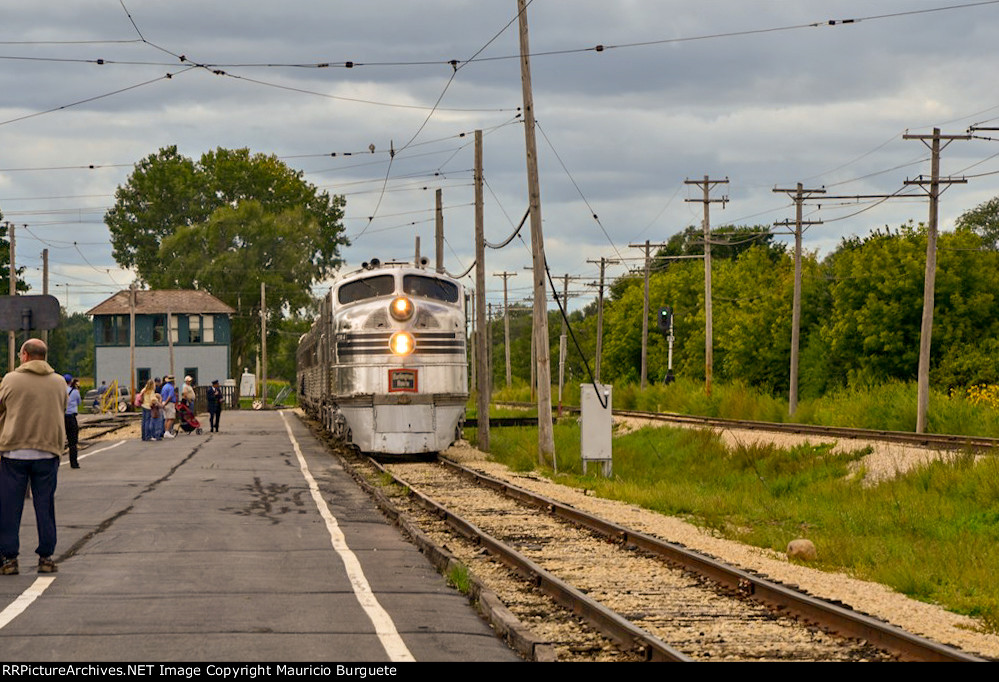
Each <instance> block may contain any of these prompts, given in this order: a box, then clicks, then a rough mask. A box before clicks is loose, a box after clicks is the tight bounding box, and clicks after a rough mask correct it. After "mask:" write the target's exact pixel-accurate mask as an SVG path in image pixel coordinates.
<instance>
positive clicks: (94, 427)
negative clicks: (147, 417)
mask: <svg viewBox="0 0 999 682" xmlns="http://www.w3.org/2000/svg"><path fill="white" fill-rule="evenodd" d="M135 420H136V418H135V417H134V416H126V415H110V416H105V417H98V418H96V419H91V420H88V421H86V422H81V423H80V449H81V450H85V449H87V448H88V447H91V446H92V445H93V444H94V442H95V439H97V438H100V437H101V436H106V435H107V434H109V433H114V432H115V431H118V430H120V429H123V428H125V427H126V426H128V425H129V424H132V423H134V422H135Z"/></svg>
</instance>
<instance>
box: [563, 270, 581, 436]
mask: <svg viewBox="0 0 999 682" xmlns="http://www.w3.org/2000/svg"><path fill="white" fill-rule="evenodd" d="M570 279H585V278H583V277H572V276H570V275H569V273H565V274H564V275H563V276H562V311H563V312H564V313H565V314H564V315H562V334H561V335H560V336H559V341H558V416H559V417H561V416H562V390H563V388H564V387H565V356H566V347H567V344H568V337H569V324H568V322H567V321H566V318H567V317H568V316H569V280H570Z"/></svg>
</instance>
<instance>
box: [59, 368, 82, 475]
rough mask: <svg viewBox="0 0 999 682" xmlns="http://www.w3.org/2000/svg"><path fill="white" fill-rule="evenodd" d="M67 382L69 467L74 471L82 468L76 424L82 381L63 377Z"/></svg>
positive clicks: (68, 375)
mask: <svg viewBox="0 0 999 682" xmlns="http://www.w3.org/2000/svg"><path fill="white" fill-rule="evenodd" d="M63 379H65V380H66V394H67V395H66V440H67V442H68V443H69V465H70V466H71V467H73V468H74V469H79V468H80V462H79V461H78V459H77V454H78V450H77V445H78V444H79V442H80V425H79V424H77V422H76V415H77V414H78V413H79V411H80V403H82V402H83V398H81V397H80V381H79V380H78V379H74V378H73V376H72V375H71V374H66V375H65V376H63Z"/></svg>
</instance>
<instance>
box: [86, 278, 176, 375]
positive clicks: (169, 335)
mask: <svg viewBox="0 0 999 682" xmlns="http://www.w3.org/2000/svg"><path fill="white" fill-rule="evenodd" d="M67 298H68V295H67ZM179 340H180V339H178V341H179ZM167 347H168V348H169V350H170V376H176V374H174V371H173V314H172V313H171V312H170V309H169V308H167ZM95 378H96V377H95Z"/></svg>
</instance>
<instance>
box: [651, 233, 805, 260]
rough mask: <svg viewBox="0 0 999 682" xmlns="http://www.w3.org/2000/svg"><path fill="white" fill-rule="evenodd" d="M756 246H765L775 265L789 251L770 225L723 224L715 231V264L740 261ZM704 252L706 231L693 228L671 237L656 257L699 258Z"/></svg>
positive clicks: (713, 237)
mask: <svg viewBox="0 0 999 682" xmlns="http://www.w3.org/2000/svg"><path fill="white" fill-rule="evenodd" d="M753 246H763V247H764V248H765V249H766V250H767V253H768V255H769V257H770V259H771V260H773V261H774V262H777V261H778V260H779V259H780V256H781V255H782V254H783V253H784V252H785V251H786V246H785V245H784V244H782V243H780V242H774V235H773V233H772V232H771V230H770V228H769V227H768V226H766V225H722V226H721V227H715V228H712V229H711V259H712V261H715V260H722V259H725V260H736V259H737V258H738V257H739V256H740V255H741V254H743V253H745V252H746V251H748V250H749V249H750V248H752V247H753ZM703 253H704V230H703V229H702V228H700V227H695V226H693V225H690V226H689V227H687V229H685V230H684V231H683V232H677V233H676V234H675V235H673V236H672V237H670V238H669V241H667V242H666V246H664V247H663V248H661V249H659V251H658V252H657V253H656V257H658V258H663V257H666V256H699V255H702V254H703Z"/></svg>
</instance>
